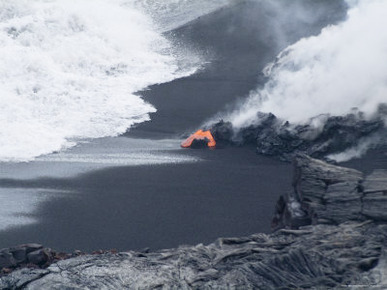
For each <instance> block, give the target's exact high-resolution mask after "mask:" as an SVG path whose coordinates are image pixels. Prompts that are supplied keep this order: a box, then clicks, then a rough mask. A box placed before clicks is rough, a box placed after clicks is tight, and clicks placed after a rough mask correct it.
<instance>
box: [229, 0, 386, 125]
mask: <svg viewBox="0 0 387 290" xmlns="http://www.w3.org/2000/svg"><path fill="white" fill-rule="evenodd" d="M348 4H349V6H350V7H351V8H350V10H349V11H348V16H347V19H346V21H344V22H343V23H340V24H339V25H335V26H329V27H326V28H325V29H323V30H322V32H321V34H320V35H318V36H314V37H309V38H305V39H301V40H300V41H298V42H297V43H295V44H294V45H291V46H289V47H288V48H287V49H285V50H284V51H283V52H282V53H281V54H280V55H279V56H278V59H277V61H276V62H275V63H274V64H271V65H269V66H268V67H267V68H266V73H267V75H268V77H269V79H268V82H267V83H266V85H265V86H264V87H263V88H262V89H257V90H255V91H253V92H251V93H250V96H249V98H248V100H247V101H246V102H245V103H244V104H243V105H242V106H241V107H240V108H239V109H238V110H236V111H234V112H233V113H232V114H230V115H229V116H228V118H225V119H226V120H227V119H228V120H229V121H231V122H232V124H233V125H234V127H236V128H241V127H245V126H248V125H251V124H254V123H257V122H259V120H257V112H258V111H261V112H271V113H273V114H275V115H276V116H277V117H279V118H282V119H284V120H288V121H290V122H292V123H306V122H308V121H309V119H310V118H312V117H315V116H318V115H320V114H331V115H344V114H347V113H349V112H350V111H351V110H352V109H353V108H355V107H356V108H358V110H360V111H362V112H364V113H365V116H366V117H372V116H373V114H375V112H376V110H377V107H378V105H379V104H381V103H386V102H387V65H386V60H387V29H385V27H387V1H385V0H357V1H353V0H351V1H348Z"/></svg>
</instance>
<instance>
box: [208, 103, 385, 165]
mask: <svg viewBox="0 0 387 290" xmlns="http://www.w3.org/2000/svg"><path fill="white" fill-rule="evenodd" d="M385 110H386V109H385V106H381V107H380V109H379V117H376V118H375V119H373V120H366V119H364V117H363V115H362V114H361V113H351V114H348V115H346V116H327V115H321V116H318V117H316V118H314V119H312V120H310V123H309V124H305V125H292V124H290V123H289V122H284V121H283V120H280V119H278V118H277V117H276V116H275V115H273V114H271V113H262V112H259V113H258V114H257V119H258V121H257V124H256V125H250V126H248V127H246V128H242V129H238V130H236V129H234V128H233V126H232V124H231V123H230V122H224V121H220V122H218V123H216V124H214V125H212V127H211V132H212V134H213V136H214V138H215V140H216V141H217V142H228V143H232V144H253V145H255V146H256V148H257V153H259V154H263V155H269V156H275V157H278V158H280V159H282V160H286V161H291V160H292V159H293V158H294V156H295V154H297V153H304V154H307V155H309V156H312V157H315V158H323V157H326V156H327V155H329V154H334V153H340V152H343V151H345V150H346V149H349V148H352V147H354V146H356V145H358V144H359V143H360V142H361V141H364V140H365V139H366V138H369V137H371V136H374V135H375V134H378V135H379V136H381V135H383V136H384V133H383V132H384V131H383V129H384V128H385V125H384V121H383V118H384V117H383V116H384V115H385V113H386V112H385ZM318 124H319V125H318Z"/></svg>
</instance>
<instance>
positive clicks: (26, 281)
mask: <svg viewBox="0 0 387 290" xmlns="http://www.w3.org/2000/svg"><path fill="white" fill-rule="evenodd" d="M386 179H387V175H386V171H384V170H378V171H375V172H374V173H373V174H371V175H369V176H367V177H364V175H363V174H362V173H361V172H359V171H356V170H353V169H348V168H343V167H338V166H334V165H330V164H327V163H325V162H322V161H319V160H315V159H312V158H310V157H308V156H305V155H297V158H296V160H295V161H294V180H293V190H292V191H290V192H289V193H288V194H287V195H286V196H282V197H281V198H280V199H279V201H278V203H277V205H276V207H275V211H276V212H275V219H276V221H273V224H274V225H275V226H276V228H275V229H276V231H275V232H274V233H272V234H254V235H251V236H248V237H239V238H221V239H218V240H217V241H215V242H214V243H212V244H209V245H206V246H205V245H202V244H199V245H196V246H182V247H179V248H176V249H166V250H160V251H155V252H152V251H144V252H135V251H129V252H125V253H115V252H114V251H112V252H101V254H95V255H81V256H77V257H74V258H70V259H66V260H62V261H58V262H56V263H54V264H51V266H49V267H48V268H47V269H33V270H31V269H21V270H16V271H13V272H11V273H10V274H8V275H6V276H3V277H1V278H0V288H1V289H20V288H23V289H39V290H40V289H63V288H65V289H70V288H71V289H91V288H93V289H152V288H164V289H299V288H307V289H311V288H312V289H331V288H335V289H341V288H348V287H350V286H351V285H352V286H353V287H358V288H359V287H360V288H362V289H386V287H387V223H386V221H385V219H384V213H383V211H382V209H383V208H386V207H387V203H386V201H385V199H378V203H379V204H378V205H377V202H376V201H375V200H374V198H375V197H378V198H380V197H384V192H385V191H386V187H385V182H386ZM371 197H372V198H371ZM373 209H376V210H375V213H374V214H373ZM38 251H41V250H38ZM32 253H34V252H32ZM352 286H351V287H352Z"/></svg>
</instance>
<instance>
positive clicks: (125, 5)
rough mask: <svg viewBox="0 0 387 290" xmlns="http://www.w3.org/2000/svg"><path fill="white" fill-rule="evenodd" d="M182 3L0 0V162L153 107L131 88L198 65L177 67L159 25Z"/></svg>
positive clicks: (63, 143) (67, 142)
mask: <svg viewBox="0 0 387 290" xmlns="http://www.w3.org/2000/svg"><path fill="white" fill-rule="evenodd" d="M185 2H186V1H184V0H179V1H178V0H168V1H150V0H148V1H142V2H141V1H123V0H95V1H92V2H91V1H86V0H50V1H40V0H31V1H30V0H20V1H7V0H0V54H1V58H0V123H1V126H0V161H28V160H31V159H33V158H34V157H36V156H39V155H42V154H47V153H50V152H53V151H56V150H60V149H62V148H66V147H69V146H73V145H74V144H76V142H77V141H78V140H79V139H84V138H97V137H104V136H115V135H118V134H121V133H123V132H125V131H126V130H127V128H130V127H131V126H132V125H133V124H136V123H140V122H144V121H147V120H149V115H148V114H149V113H150V112H155V111H156V109H155V108H154V107H152V106H151V105H150V104H147V103H145V102H144V101H143V100H142V99H141V98H140V97H139V96H136V95H134V93H135V92H136V91H139V90H142V89H144V88H146V87H147V86H149V85H151V84H156V83H161V82H167V81H170V80H173V79H175V78H179V77H182V76H185V75H189V74H191V73H193V72H194V71H195V70H196V69H197V65H198V62H197V60H196V62H194V61H193V63H192V64H191V65H187V64H185V66H184V69H181V68H180V67H179V65H180V63H181V60H179V59H178V57H177V56H176V53H175V52H176V47H173V44H172V43H171V42H170V41H169V40H167V39H166V38H165V37H164V36H162V34H161V33H162V31H163V30H166V29H169V28H173V27H175V26H177V25H181V24H182V19H181V15H186V14H187V13H189V11H190V10H187V9H186V8H185V9H186V10H184V9H182V8H181V9H178V8H179V7H185V6H184V3H185ZM194 2H195V1H194ZM198 2H203V1H198ZM225 2H226V1H224V3H225ZM139 3H141V5H139ZM161 3H163V4H161ZM201 4H203V3H201ZM160 5H163V7H164V9H163V10H162V11H161V10H160V13H159V15H156V12H157V11H158V6H160ZM140 6H141V7H140ZM186 6H187V5H186ZM188 6H189V5H188ZM191 6H192V5H191ZM207 6H208V5H207ZM213 6H214V5H209V6H208V7H207V10H206V9H204V10H203V11H201V12H200V13H207V12H210V11H211V9H214V7H213ZM204 7H205V5H204ZM140 8H141V9H140ZM188 8H189V7H188ZM168 9H170V11H171V15H172V16H173V15H175V16H173V17H172V16H171V17H172V18H171V19H169V20H168V17H167V15H168ZM184 11H186V12H184ZM148 12H149V13H148ZM172 12H174V14H173V13H172ZM176 15H180V18H179V17H178V16H176ZM193 16H194V17H197V16H200V15H196V14H195V15H193ZM152 17H154V19H155V20H154V19H152ZM157 17H158V18H157ZM159 20H160V21H159ZM185 20H186V21H189V20H190V18H187V17H186V19H185ZM191 20H192V19H191ZM157 21H159V22H157ZM161 21H164V22H165V23H166V22H168V21H169V22H168V25H169V26H168V27H167V28H166V27H164V28H162V25H163V23H162V22H161ZM184 59H185V60H193V59H195V58H193V57H185V58H184Z"/></svg>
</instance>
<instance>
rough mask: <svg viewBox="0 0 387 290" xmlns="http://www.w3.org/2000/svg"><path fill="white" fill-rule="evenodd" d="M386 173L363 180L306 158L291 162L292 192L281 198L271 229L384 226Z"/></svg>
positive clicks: (355, 173)
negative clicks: (368, 223) (357, 224)
mask: <svg viewBox="0 0 387 290" xmlns="http://www.w3.org/2000/svg"><path fill="white" fill-rule="evenodd" d="M386 209H387V170H375V171H374V172H373V173H372V174H371V175H369V176H366V177H364V176H363V174H362V173H361V172H359V171H357V170H354V169H349V168H343V167H338V166H334V165H330V164H327V163H325V162H322V161H320V160H316V159H313V158H310V157H308V156H306V155H298V156H297V157H296V158H295V160H294V178H293V191H291V192H289V193H288V194H287V195H286V196H281V197H280V199H279V200H278V202H277V206H276V211H275V215H274V218H273V222H272V227H273V229H277V228H284V227H285V228H298V227H299V226H302V225H307V224H322V223H324V224H336V225H337V224H340V223H342V222H345V221H350V220H353V221H364V220H367V219H372V220H374V221H375V222H380V221H383V222H387V213H386Z"/></svg>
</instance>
